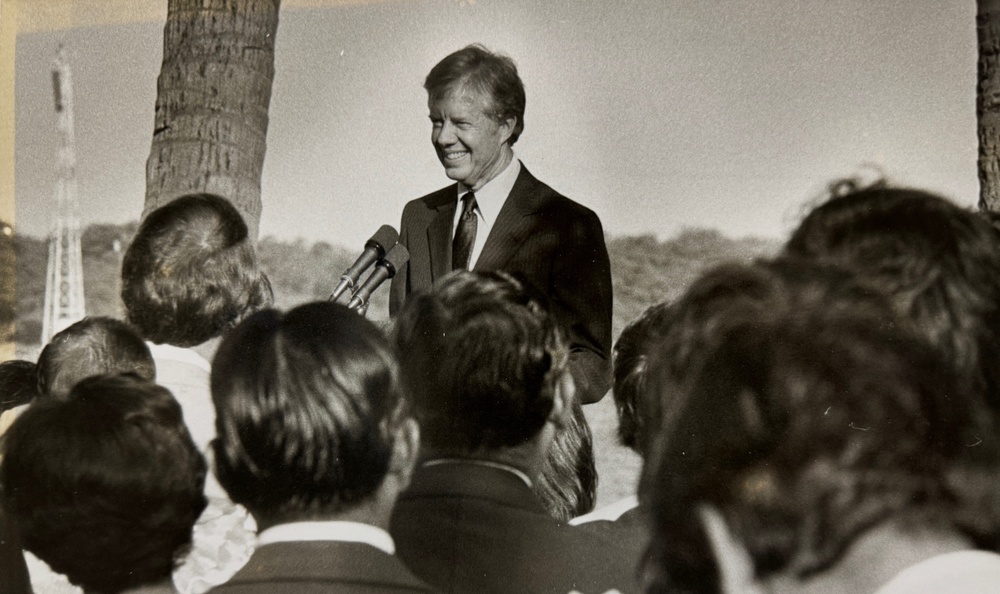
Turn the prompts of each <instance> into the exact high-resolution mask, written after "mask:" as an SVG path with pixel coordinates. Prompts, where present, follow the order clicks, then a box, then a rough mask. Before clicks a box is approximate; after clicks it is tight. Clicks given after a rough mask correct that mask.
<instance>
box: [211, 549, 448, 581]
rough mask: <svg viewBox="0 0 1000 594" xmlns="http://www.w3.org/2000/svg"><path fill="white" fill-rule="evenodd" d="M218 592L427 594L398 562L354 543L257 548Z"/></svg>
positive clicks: (375, 550) (411, 574) (416, 579)
mask: <svg viewBox="0 0 1000 594" xmlns="http://www.w3.org/2000/svg"><path fill="white" fill-rule="evenodd" d="M212 592H215V593H218V594H255V593H261V594H263V593H265V592H278V593H281V592H305V593H307V594H311V593H317V594H318V593H328V592H337V593H338V594H340V593H345V594H375V593H378V592H390V593H397V592H398V593H401V594H402V593H412V594H417V593H431V592H434V590H433V589H432V588H430V587H429V586H427V585H426V584H424V583H423V582H421V581H420V580H419V579H418V578H417V577H416V576H414V575H413V573H411V572H410V570H408V569H407V568H406V567H405V566H404V565H403V563H402V562H401V561H400V560H399V559H398V558H396V557H395V556H393V555H389V554H388V553H385V552H383V551H381V550H379V549H377V548H375V547H373V546H370V545H367V544H360V543H347V542H334V541H310V542H305V541H304V542H280V543H273V544H268V545H264V546H262V547H260V548H258V549H257V550H256V551H255V552H254V554H253V556H252V557H251V558H250V560H249V561H248V562H247V564H246V565H245V566H244V567H243V569H241V570H240V571H239V572H238V573H237V574H236V575H235V576H233V579H232V580H230V581H229V582H227V583H226V584H223V585H221V586H218V587H216V588H214V589H213V590H212Z"/></svg>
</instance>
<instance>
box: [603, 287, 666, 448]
mask: <svg viewBox="0 0 1000 594" xmlns="http://www.w3.org/2000/svg"><path fill="white" fill-rule="evenodd" d="M672 311H673V310H672V308H671V306H670V304H669V303H658V304H656V305H653V306H651V307H649V308H647V309H646V310H645V311H644V312H642V315H641V316H639V318H637V319H636V320H634V321H633V322H631V323H630V324H629V325H628V326H626V327H625V329H624V330H622V333H621V335H619V337H618V342H616V343H615V362H614V388H613V391H612V394H613V396H614V399H615V408H616V409H617V411H618V439H619V441H620V442H621V444H622V445H623V446H625V447H628V448H631V449H632V450H634V451H635V452H636V453H638V454H640V455H642V453H643V450H644V447H645V445H646V441H647V419H646V417H645V415H644V414H643V410H644V409H645V406H644V405H643V404H642V402H641V399H642V397H643V395H644V394H645V393H646V390H645V388H646V382H647V381H648V376H649V373H650V369H649V347H650V345H651V344H652V343H653V342H654V341H655V339H656V337H657V336H659V335H660V333H662V332H664V331H665V330H666V328H667V327H668V324H669V323H670V315H671V312H672Z"/></svg>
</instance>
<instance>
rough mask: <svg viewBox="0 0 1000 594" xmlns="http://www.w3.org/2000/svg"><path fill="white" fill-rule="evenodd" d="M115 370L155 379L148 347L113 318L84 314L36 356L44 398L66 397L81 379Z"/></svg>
mask: <svg viewBox="0 0 1000 594" xmlns="http://www.w3.org/2000/svg"><path fill="white" fill-rule="evenodd" d="M116 373H132V374H135V375H137V376H139V377H140V378H142V379H145V380H149V381H153V380H155V379H156V364H155V363H154V362H153V356H152V355H151V354H150V352H149V347H148V346H146V343H145V342H143V340H142V338H141V337H140V336H139V335H138V334H136V332H135V330H133V329H132V328H131V327H130V326H129V325H128V324H126V323H125V322H122V321H120V320H115V319H113V318H107V317H90V318H84V319H83V320H81V321H79V322H77V323H75V324H73V325H72V326H69V327H68V328H66V329H65V330H63V331H62V332H59V333H58V334H56V335H55V336H53V337H52V340H51V341H49V344H47V345H45V348H44V349H42V352H41V354H40V355H39V356H38V389H39V391H40V392H41V395H42V396H43V397H45V398H55V399H59V400H65V399H66V398H67V397H68V396H69V393H70V390H72V389H73V386H75V385H76V384H77V382H79V381H80V380H82V379H84V378H87V377H90V376H93V375H105V374H116Z"/></svg>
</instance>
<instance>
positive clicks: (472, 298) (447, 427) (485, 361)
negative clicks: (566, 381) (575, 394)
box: [395, 271, 569, 454]
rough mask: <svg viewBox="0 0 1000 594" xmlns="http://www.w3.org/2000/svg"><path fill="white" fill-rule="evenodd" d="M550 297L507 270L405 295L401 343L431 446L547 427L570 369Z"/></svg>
mask: <svg viewBox="0 0 1000 594" xmlns="http://www.w3.org/2000/svg"><path fill="white" fill-rule="evenodd" d="M543 299H544V298H543V297H541V296H540V295H539V294H538V293H537V291H535V290H533V289H531V288H530V286H529V285H527V284H526V283H523V282H521V281H519V280H517V279H515V278H514V277H512V276H510V275H509V274H506V273H502V272H489V273H477V272H470V271H455V272H452V273H451V274H449V275H448V276H446V277H445V278H443V279H441V281H440V282H438V283H436V284H435V285H434V287H433V288H432V289H431V290H430V291H429V292H426V293H420V292H418V293H414V294H413V295H411V296H410V297H409V298H408V299H407V301H406V303H405V304H404V306H403V309H402V310H401V311H400V313H399V315H398V316H397V318H396V328H395V342H396V347H397V351H398V352H399V353H400V359H401V365H400V367H401V370H402V376H403V385H404V387H405V390H406V391H407V394H408V396H409V401H410V402H411V404H412V406H413V409H414V415H415V416H416V418H417V421H418V422H419V423H420V428H421V435H422V438H423V443H426V444H428V445H430V446H432V447H434V448H436V449H438V450H440V451H452V452H455V453H457V454H463V453H473V452H477V451H481V450H495V449H500V448H505V447H513V446H517V445H520V444H522V443H525V442H527V441H528V440H530V439H532V438H533V437H534V436H535V435H537V434H538V432H539V431H541V430H542V428H543V427H544V426H545V422H546V421H547V419H548V418H549V415H550V413H551V412H552V406H553V402H554V398H555V390H556V386H557V384H558V382H559V378H560V377H561V376H562V374H563V373H569V348H568V346H567V343H566V339H565V337H564V336H563V333H562V331H561V329H560V328H559V326H558V325H557V323H556V321H555V319H554V318H553V317H552V315H551V314H550V313H549V312H548V310H547V309H546V308H545V307H544V306H543V302H544V301H543ZM567 405H569V403H567Z"/></svg>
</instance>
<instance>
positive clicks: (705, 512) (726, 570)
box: [698, 504, 762, 594]
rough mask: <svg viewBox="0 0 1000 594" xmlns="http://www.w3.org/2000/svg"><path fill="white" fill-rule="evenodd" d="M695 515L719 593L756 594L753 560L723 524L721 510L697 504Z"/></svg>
mask: <svg viewBox="0 0 1000 594" xmlns="http://www.w3.org/2000/svg"><path fill="white" fill-rule="evenodd" d="M698 518H699V519H700V520H701V525H702V529H704V530H705V534H706V535H707V536H708V542H709V544H710V545H711V547H712V554H713V555H714V556H715V566H716V567H718V569H719V585H720V586H721V591H722V593H723V594H734V593H737V592H738V593H745V594H759V593H760V592H761V591H762V590H761V589H760V585H759V584H758V582H757V580H756V579H755V577H754V569H753V560H752V559H751V558H750V554H749V553H748V552H747V550H746V548H745V547H744V546H743V544H742V543H740V542H739V541H738V540H737V539H736V537H735V536H734V535H733V533H732V531H731V530H730V529H729V525H728V524H726V520H725V518H724V517H723V516H722V512H720V511H719V510H718V508H716V507H715V506H713V505H709V504H702V505H699V506H698Z"/></svg>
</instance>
